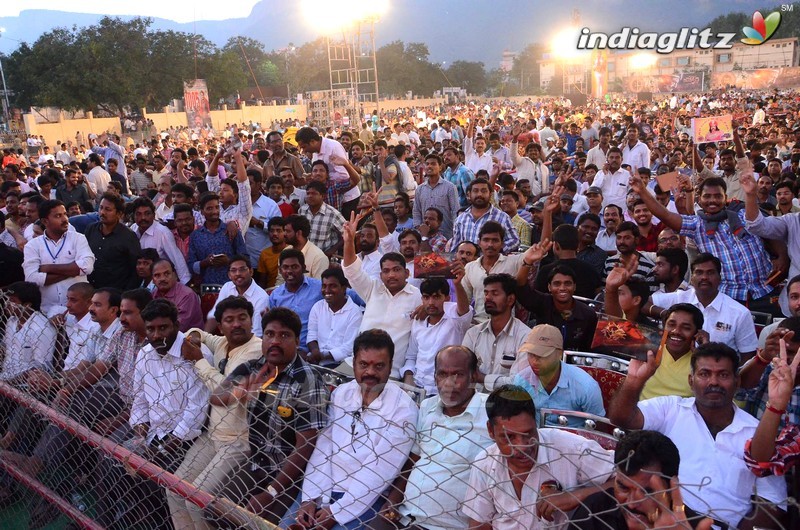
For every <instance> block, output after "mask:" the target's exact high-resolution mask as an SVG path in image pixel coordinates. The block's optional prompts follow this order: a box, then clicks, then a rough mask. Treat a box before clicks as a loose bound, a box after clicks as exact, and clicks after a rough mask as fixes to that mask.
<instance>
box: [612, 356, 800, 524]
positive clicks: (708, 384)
mask: <svg viewBox="0 0 800 530" xmlns="http://www.w3.org/2000/svg"><path fill="white" fill-rule="evenodd" d="M657 368H658V365H657V363H656V359H655V355H654V354H653V352H652V351H649V352H647V361H646V362H643V361H639V360H637V359H632V360H631V362H630V365H629V367H628V375H627V377H626V378H625V382H624V383H623V384H622V386H621V387H620V388H619V390H618V391H617V393H616V394H615V396H614V399H613V401H612V402H611V406H610V407H609V413H608V418H609V419H610V420H611V421H612V422H613V423H614V424H616V425H619V426H620V427H622V428H624V429H648V430H654V431H658V432H660V433H662V434H664V435H666V436H668V437H669V438H670V439H671V440H672V441H673V442H674V443H675V445H676V446H677V447H678V451H679V452H680V455H681V465H680V476H681V493H682V495H683V498H684V501H685V502H686V506H687V508H692V509H693V510H695V511H697V512H699V513H705V514H708V515H709V516H710V517H713V518H714V519H716V520H719V521H722V522H723V523H725V524H728V525H730V526H732V527H734V528H744V526H741V525H746V527H747V528H754V527H755V526H767V527H769V526H771V525H772V524H774V521H780V520H781V518H782V516H783V511H784V510H785V509H786V505H785V501H786V483H785V482H784V480H783V478H782V477H776V476H772V477H765V478H756V476H755V475H754V474H753V473H751V472H750V470H749V469H748V468H747V466H746V465H745V461H744V451H743V448H744V445H745V442H746V441H747V440H748V439H750V438H752V437H753V434H754V433H755V430H756V426H757V424H758V421H757V420H756V419H755V418H754V417H752V416H750V415H749V414H747V413H746V412H744V411H743V410H741V409H739V408H738V407H737V406H736V405H735V404H734V402H733V397H734V394H735V393H736V390H737V388H738V386H739V377H738V376H737V370H738V368H739V356H738V354H737V353H736V352H735V351H734V350H733V349H731V348H730V347H728V346H726V345H725V344H721V343H718V342H709V343H706V344H703V345H702V346H700V347H699V348H697V349H696V350H695V351H694V353H692V357H691V375H690V376H689V379H688V381H689V386H690V387H691V388H692V393H693V395H694V397H689V398H682V397H678V396H662V397H656V398H652V399H646V400H643V401H639V396H640V394H641V391H642V388H643V387H644V385H645V384H646V383H647V381H648V380H649V379H650V378H651V377H652V376H653V375H654V374H655V372H656V370H657ZM637 402H638V404H637ZM754 488H755V491H757V494H756V495H757V497H756V498H755V501H753V500H751V496H752V494H753V491H754ZM751 525H752V526H751Z"/></svg>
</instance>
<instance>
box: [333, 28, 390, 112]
mask: <svg viewBox="0 0 800 530" xmlns="http://www.w3.org/2000/svg"><path fill="white" fill-rule="evenodd" d="M376 21H377V18H374V17H373V18H368V19H365V20H360V21H357V22H355V23H354V24H353V25H352V26H350V27H348V28H346V29H344V30H343V31H342V35H341V38H337V39H334V38H331V37H329V38H328V39H327V41H328V69H329V71H330V79H331V90H333V91H337V90H351V91H352V93H351V95H352V100H353V108H352V113H353V116H352V117H353V118H355V119H360V117H362V116H364V114H365V112H364V105H363V104H364V103H374V104H375V108H378V64H377V59H376V57H375V22H376Z"/></svg>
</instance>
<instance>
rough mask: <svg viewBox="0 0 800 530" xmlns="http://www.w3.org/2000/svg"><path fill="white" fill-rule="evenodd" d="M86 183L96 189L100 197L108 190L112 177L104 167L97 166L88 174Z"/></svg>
mask: <svg viewBox="0 0 800 530" xmlns="http://www.w3.org/2000/svg"><path fill="white" fill-rule="evenodd" d="M86 181H87V182H88V183H89V184H91V185H92V186H93V187H94V189H95V190H96V191H97V194H98V195H102V194H104V193H105V192H106V190H107V189H108V183H109V182H111V175H109V173H108V171H106V170H105V169H103V168H102V167H100V166H95V167H93V168H92V170H91V171H89V172H88V173H87V174H86Z"/></svg>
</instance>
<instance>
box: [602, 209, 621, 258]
mask: <svg viewBox="0 0 800 530" xmlns="http://www.w3.org/2000/svg"><path fill="white" fill-rule="evenodd" d="M622 215H623V212H622V208H621V207H619V206H618V205H616V204H609V205H608V206H606V207H605V208H603V224H604V225H605V228H604V229H603V230H600V232H598V234H597V239H596V240H595V243H596V244H597V246H598V247H599V248H601V249H603V250H605V251H606V252H607V253H608V255H609V256H613V255H614V254H616V253H617V227H618V226H619V224H620V223H621V222H622Z"/></svg>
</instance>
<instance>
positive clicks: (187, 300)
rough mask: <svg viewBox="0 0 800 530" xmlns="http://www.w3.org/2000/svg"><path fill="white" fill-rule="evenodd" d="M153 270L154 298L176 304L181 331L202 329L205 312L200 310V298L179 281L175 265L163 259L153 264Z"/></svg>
mask: <svg viewBox="0 0 800 530" xmlns="http://www.w3.org/2000/svg"><path fill="white" fill-rule="evenodd" d="M152 270H153V283H154V284H155V285H156V291H155V292H154V293H153V298H154V299H159V298H163V299H166V300H169V301H170V302H172V303H174V304H175V306H176V307H177V308H178V325H179V326H180V329H181V331H182V332H186V331H188V330H189V329H190V328H202V327H203V312H202V310H201V309H200V297H199V296H197V293H195V292H194V291H193V290H192V289H191V288H190V287H187V286H186V285H184V284H182V283H181V282H179V281H178V273H177V271H176V270H175V265H173V263H172V262H171V261H169V260H166V259H161V260H158V261H156V262H155V263H153V269H152Z"/></svg>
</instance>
